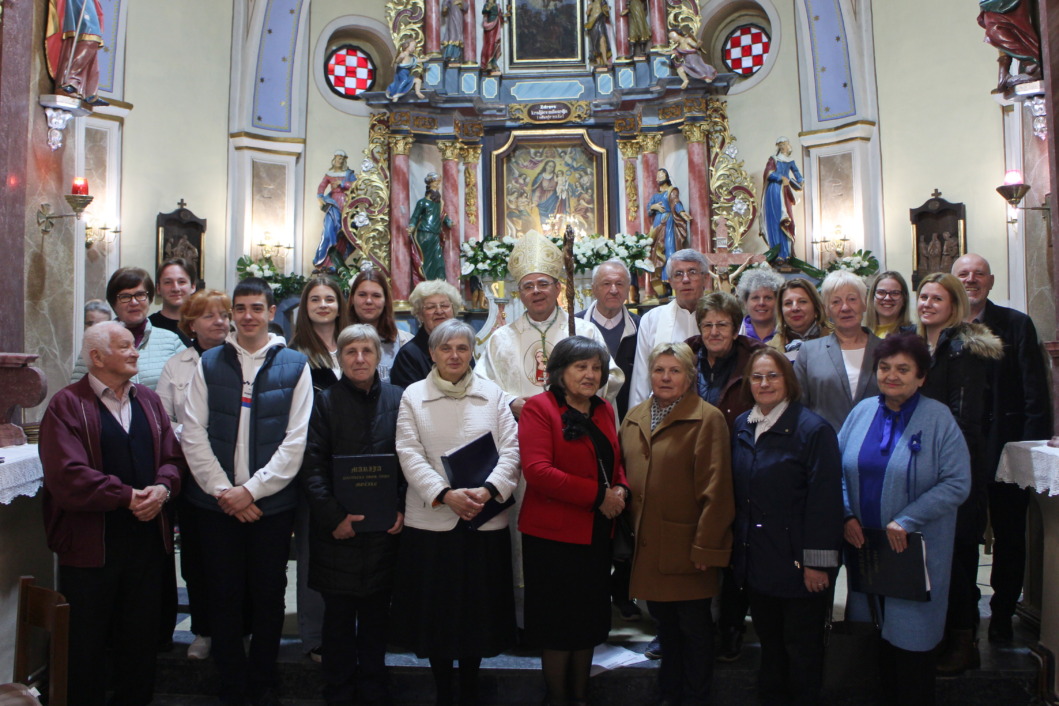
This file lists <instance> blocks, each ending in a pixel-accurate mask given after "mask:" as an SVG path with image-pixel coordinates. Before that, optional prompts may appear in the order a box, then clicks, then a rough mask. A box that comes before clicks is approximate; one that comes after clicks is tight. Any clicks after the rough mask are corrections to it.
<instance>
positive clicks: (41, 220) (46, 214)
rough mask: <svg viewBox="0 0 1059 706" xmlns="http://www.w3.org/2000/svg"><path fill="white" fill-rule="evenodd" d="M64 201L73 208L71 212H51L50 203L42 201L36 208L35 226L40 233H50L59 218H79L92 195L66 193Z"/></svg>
mask: <svg viewBox="0 0 1059 706" xmlns="http://www.w3.org/2000/svg"><path fill="white" fill-rule="evenodd" d="M65 198H66V203H68V204H69V205H70V208H71V209H73V213H52V210H51V204H50V203H42V204H41V205H40V208H39V209H38V210H37V227H38V228H40V232H41V234H42V235H47V234H48V233H51V232H52V230H53V229H54V228H55V221H56V220H58V219H60V218H76V219H77V220H81V214H82V213H84V212H85V209H86V208H88V204H90V203H92V199H93V198H94V197H93V196H89V195H87V194H85V195H81V194H66V197H65Z"/></svg>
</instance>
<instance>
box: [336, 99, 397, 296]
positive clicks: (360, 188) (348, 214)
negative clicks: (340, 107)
mask: <svg viewBox="0 0 1059 706" xmlns="http://www.w3.org/2000/svg"><path fill="white" fill-rule="evenodd" d="M389 127H390V126H389V120H388V116H387V115H386V114H385V113H372V115H371V122H370V124H369V127H368V146H367V147H366V148H364V161H363V162H361V164H360V174H358V175H357V179H356V180H355V181H354V182H353V184H352V185H351V186H350V187H349V191H348V198H346V205H345V208H344V209H343V210H342V230H343V233H344V235H345V236H346V237H347V238H349V241H350V242H351V243H352V244H353V248H354V253H353V254H354V257H356V258H357V260H358V263H362V262H363V261H364V260H368V261H370V262H371V263H372V265H373V266H374V267H376V268H378V269H380V270H382V271H383V273H385V274H386V276H387V277H389V275H390V146H389V139H388V138H389Z"/></svg>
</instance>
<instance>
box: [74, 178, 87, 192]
mask: <svg viewBox="0 0 1059 706" xmlns="http://www.w3.org/2000/svg"><path fill="white" fill-rule="evenodd" d="M70 193H71V194H73V195H74V196H88V179H85V178H84V177H74V183H73V184H72V185H71V186H70Z"/></svg>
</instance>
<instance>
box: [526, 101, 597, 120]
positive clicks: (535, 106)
mask: <svg viewBox="0 0 1059 706" xmlns="http://www.w3.org/2000/svg"><path fill="white" fill-rule="evenodd" d="M545 106H554V107H556V110H554V111H552V114H554V115H556V118H555V119H546V118H545V119H542V118H541V117H540V115H542V114H544V113H542V112H541V110H540V109H541V108H542V107H545ZM507 115H508V118H509V119H511V120H514V121H517V122H519V123H521V124H523V125H527V124H530V125H539V124H547V123H583V122H586V121H587V120H588V119H589V118H591V117H592V106H591V104H590V103H589V102H588V101H551V102H546V103H512V104H511V105H509V106H508V107H507Z"/></svg>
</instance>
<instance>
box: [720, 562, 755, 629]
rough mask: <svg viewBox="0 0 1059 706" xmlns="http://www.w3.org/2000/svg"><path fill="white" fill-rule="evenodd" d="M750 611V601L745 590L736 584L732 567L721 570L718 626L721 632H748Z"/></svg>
mask: <svg viewBox="0 0 1059 706" xmlns="http://www.w3.org/2000/svg"><path fill="white" fill-rule="evenodd" d="M749 609H750V599H749V597H748V596H747V592H746V589H745V588H740V587H739V584H738V583H736V580H735V574H734V573H733V572H732V567H730V566H726V567H725V568H724V569H722V570H721V605H720V614H719V615H718V616H717V626H718V627H719V628H720V629H721V630H738V631H739V632H744V631H745V630H746V614H747V611H748V610H749Z"/></svg>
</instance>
